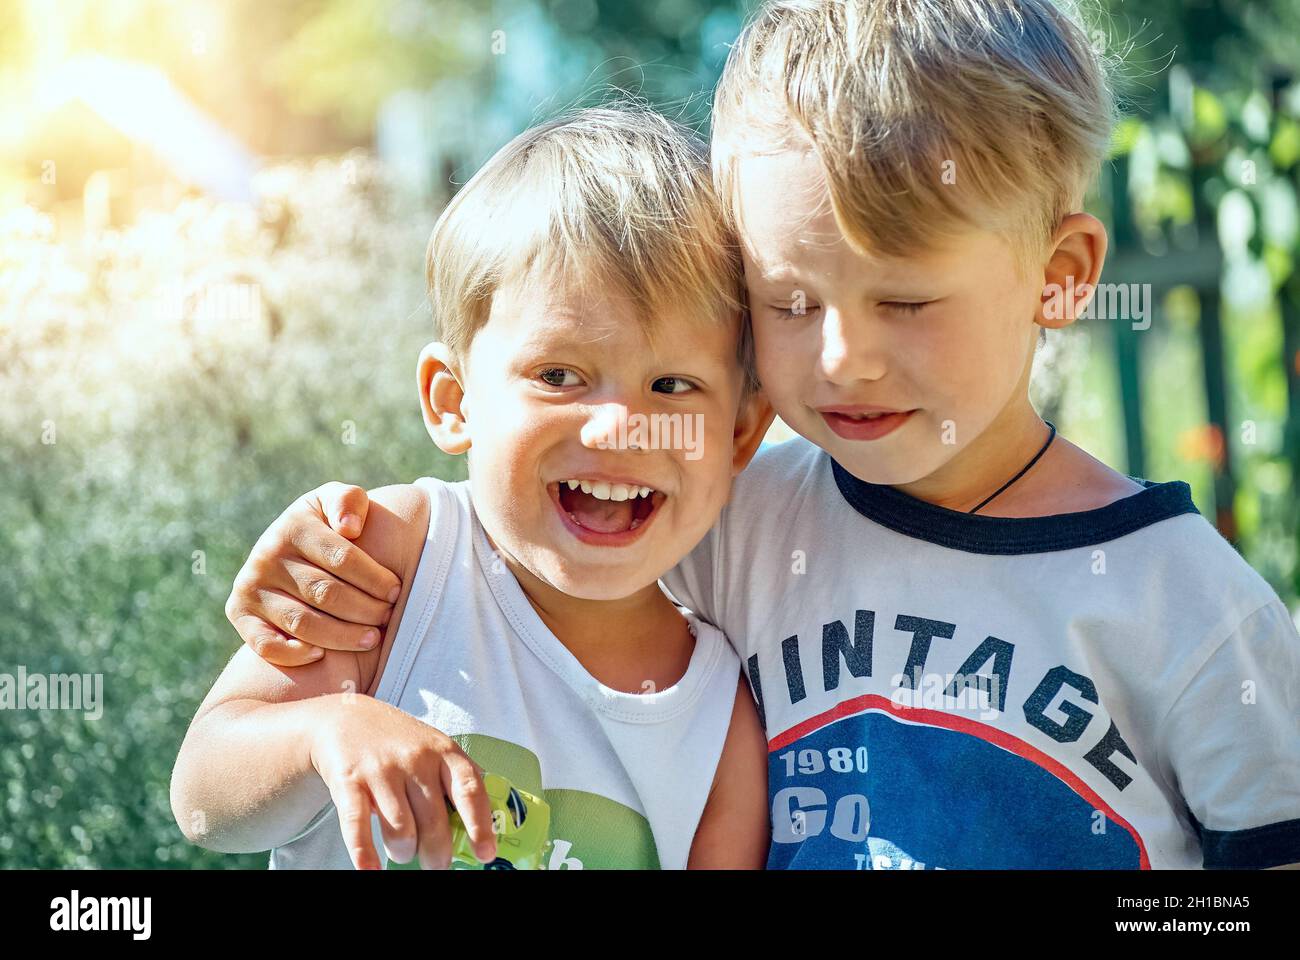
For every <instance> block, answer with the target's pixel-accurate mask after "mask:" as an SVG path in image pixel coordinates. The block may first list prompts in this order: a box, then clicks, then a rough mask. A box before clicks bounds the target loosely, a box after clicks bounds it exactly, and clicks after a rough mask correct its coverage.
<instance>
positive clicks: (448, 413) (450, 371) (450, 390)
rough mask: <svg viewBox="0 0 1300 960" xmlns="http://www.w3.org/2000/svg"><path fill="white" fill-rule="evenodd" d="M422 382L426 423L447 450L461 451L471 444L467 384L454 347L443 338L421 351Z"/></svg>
mask: <svg viewBox="0 0 1300 960" xmlns="http://www.w3.org/2000/svg"><path fill="white" fill-rule="evenodd" d="M415 376H416V380H417V381H418V382H419V385H420V409H421V410H422V411H423V413H424V427H425V429H426V430H428V431H429V436H431V437H433V442H434V443H436V444H437V445H438V448H439V449H440V450H442V451H443V453H450V454H453V455H455V454H460V453H464V452H465V451H466V450H468V449H469V448H470V437H469V421H468V419H467V418H466V413H467V411H466V410H465V388H464V387H462V386H461V382H460V378H459V376H458V375H457V370H456V362H455V360H454V359H453V357H452V354H451V349H450V348H449V347H448V346H447V345H446V344H445V343H441V342H439V341H436V340H435V341H434V342H433V343H430V344H427V345H426V346H425V348H424V349H423V350H421V351H420V362H419V364H418V365H417V366H416V369H415Z"/></svg>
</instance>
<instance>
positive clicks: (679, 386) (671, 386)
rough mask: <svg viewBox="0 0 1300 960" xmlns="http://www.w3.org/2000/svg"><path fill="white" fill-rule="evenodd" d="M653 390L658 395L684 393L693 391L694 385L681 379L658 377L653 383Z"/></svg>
mask: <svg viewBox="0 0 1300 960" xmlns="http://www.w3.org/2000/svg"><path fill="white" fill-rule="evenodd" d="M654 389H655V390H656V391H657V392H658V393H685V392H686V391H688V390H694V389H695V384H693V383H691V382H690V381H689V380H683V379H682V378H681V377H660V378H659V379H658V380H656V381H655V382H654Z"/></svg>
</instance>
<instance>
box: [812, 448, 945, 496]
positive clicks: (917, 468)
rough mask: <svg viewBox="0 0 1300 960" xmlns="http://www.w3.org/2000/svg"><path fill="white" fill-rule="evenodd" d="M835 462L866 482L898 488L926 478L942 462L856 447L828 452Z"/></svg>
mask: <svg viewBox="0 0 1300 960" xmlns="http://www.w3.org/2000/svg"><path fill="white" fill-rule="evenodd" d="M828 452H829V453H830V454H831V456H832V457H834V458H835V462H836V463H838V464H839V465H840V466H841V467H843V468H844V469H845V470H847V471H848V472H849V473H851V474H853V476H855V477H857V478H858V479H859V480H861V481H862V482H863V483H870V484H875V485H876V486H881V487H899V486H903V485H905V484H909V483H915V482H916V481H918V480H923V479H924V478H926V477H928V476H929V475H930V474H932V473H934V472H935V471H936V470H938V469H939V467H940V466H942V464H939V463H928V462H923V461H921V460H920V459H919V458H917V457H906V456H903V457H897V458H895V457H888V458H886V457H880V456H871V455H869V454H866V453H865V452H862V451H857V450H832V451H828Z"/></svg>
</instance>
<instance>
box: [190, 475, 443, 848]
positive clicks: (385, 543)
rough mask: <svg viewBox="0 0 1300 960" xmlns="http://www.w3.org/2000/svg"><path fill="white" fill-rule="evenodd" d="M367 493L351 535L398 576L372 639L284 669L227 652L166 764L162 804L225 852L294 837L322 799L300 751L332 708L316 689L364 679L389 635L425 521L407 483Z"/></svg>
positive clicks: (360, 685) (354, 689)
mask: <svg viewBox="0 0 1300 960" xmlns="http://www.w3.org/2000/svg"><path fill="white" fill-rule="evenodd" d="M371 502H372V505H371V509H370V512H369V515H368V516H367V519H366V527H365V530H364V531H363V532H362V534H361V536H360V537H359V538H358V540H357V543H358V545H359V546H360V547H361V549H363V550H365V551H366V552H367V553H369V554H370V555H371V556H373V557H374V558H375V559H376V560H377V561H378V562H379V563H381V564H383V565H384V566H386V567H388V568H389V569H390V570H393V571H394V572H395V573H397V574H398V576H399V577H400V578H401V579H402V582H403V588H402V595H401V597H400V598H399V599H398V602H397V606H396V607H395V608H394V611H393V616H392V618H391V619H390V620H389V623H388V625H387V628H386V630H385V635H384V638H383V641H382V643H380V645H379V646H378V647H376V648H375V649H374V650H373V651H368V652H366V653H351V652H347V651H339V650H326V651H325V655H324V656H323V657H322V658H321V659H320V660H318V661H316V662H314V663H311V664H308V665H306V666H301V667H289V668H283V667H278V666H275V665H274V664H271V663H268V662H267V661H265V660H262V659H261V658H260V657H258V656H257V655H256V654H255V653H253V651H252V650H251V649H250V648H248V647H247V646H244V647H241V648H240V649H239V650H238V651H237V652H236V654H235V656H234V657H233V658H232V659H231V661H230V663H229V664H227V666H226V668H225V669H224V670H223V671H222V673H221V675H220V676H219V677H218V678H217V680H216V682H215V683H214V684H213V687H212V689H211V691H209V693H208V695H207V697H206V698H205V699H204V701H203V703H202V704H201V705H200V706H199V709H198V711H197V712H196V714H195V717H194V720H193V721H192V722H191V724H190V727H189V730H188V731H187V733H186V736H185V740H184V743H183V744H182V745H181V749H180V753H179V755H178V756H177V759H176V765H175V768H174V769H173V772H172V781H171V804H172V812H173V815H174V816H175V817H176V821H177V824H178V825H179V826H180V828H181V830H182V832H183V833H184V834H185V836H186V837H187V838H188V839H189V840H191V841H192V842H194V843H197V844H200V845H202V846H205V847H208V848H210V849H214V850H220V851H223V852H231V853H234V852H243V851H253V850H267V849H270V848H271V847H274V846H277V845H278V844H280V843H283V842H286V841H288V840H289V839H292V837H294V836H296V835H297V833H298V832H299V831H300V830H301V829H302V828H303V827H304V826H306V824H307V823H308V822H309V821H310V820H311V818H312V817H313V816H315V814H316V813H317V812H319V811H320V810H321V809H322V808H323V807H324V806H325V805H326V804H328V803H329V802H330V795H329V791H328V789H327V788H326V786H325V784H324V783H323V782H322V781H321V779H320V777H319V776H318V775H316V772H315V770H314V768H313V767H312V763H311V758H310V743H311V738H312V735H313V733H314V732H315V731H317V730H318V729H319V728H320V726H321V724H322V723H323V722H327V720H328V716H329V713H328V711H329V710H330V709H331V708H332V704H331V703H330V702H329V701H328V700H325V699H322V698H326V697H331V699H335V698H334V697H332V695H339V697H341V696H346V695H354V694H358V693H364V692H366V691H367V690H368V689H369V688H370V687H371V685H372V682H373V680H374V679H375V678H376V676H377V673H378V666H379V664H380V662H381V658H382V657H383V656H384V655H385V653H386V651H387V650H388V649H389V648H390V647H391V645H392V641H393V638H394V636H396V633H397V629H398V625H399V623H400V621H401V614H402V609H403V607H404V606H405V603H406V598H407V595H408V594H409V591H410V581H411V579H412V578H411V576H410V574H412V573H413V572H414V570H415V566H416V565H417V564H418V562H419V557H420V551H421V548H422V546H423V543H424V538H425V533H426V532H427V526H428V501H427V498H426V497H425V496H424V493H423V491H421V490H419V489H418V488H416V487H413V486H391V487H383V488H380V489H378V490H375V491H374V492H373V493H372V494H371Z"/></svg>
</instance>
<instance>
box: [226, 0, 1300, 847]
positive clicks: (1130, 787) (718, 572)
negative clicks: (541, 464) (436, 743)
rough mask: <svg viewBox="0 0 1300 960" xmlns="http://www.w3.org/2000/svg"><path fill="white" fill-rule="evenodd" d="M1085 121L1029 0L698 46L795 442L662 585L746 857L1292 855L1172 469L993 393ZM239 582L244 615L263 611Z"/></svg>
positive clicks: (1061, 47)
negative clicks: (1132, 461)
mask: <svg viewBox="0 0 1300 960" xmlns="http://www.w3.org/2000/svg"><path fill="white" fill-rule="evenodd" d="M1111 122H1112V107H1111V100H1110V97H1109V94H1108V91H1107V88H1106V82H1105V78H1104V75H1103V71H1102V68H1101V64H1100V63H1099V60H1098V57H1097V55H1096V53H1095V52H1094V51H1093V49H1092V48H1091V47H1090V45H1089V43H1088V39H1087V36H1086V34H1085V32H1084V30H1083V29H1082V27H1080V26H1079V24H1078V23H1076V22H1075V21H1074V20H1073V19H1071V18H1070V17H1069V16H1067V15H1066V14H1065V13H1063V12H1062V11H1061V10H1060V9H1058V8H1057V7H1056V6H1054V5H1053V4H1051V3H1049V2H1047V0H945V2H942V3H940V2H935V0H780V2H769V3H766V4H764V5H763V6H762V7H761V8H760V9H759V11H758V12H757V14H756V16H755V18H754V20H753V22H752V23H751V24H750V26H749V27H748V28H747V29H746V30H745V32H744V33H743V34H742V36H741V37H740V38H739V40H738V42H737V43H736V45H735V46H734V47H733V49H732V52H731V55H730V57H729V59H728V63H727V66H726V69H725V72H724V76H723V78H722V81H721V83H720V86H719V90H718V93H717V97H716V101H715V115H714V143H713V148H714V160H713V162H714V170H715V179H716V181H717V182H718V184H719V187H720V189H721V191H722V193H723V202H724V206H725V207H726V210H727V212H728V215H729V218H730V220H731V222H732V223H733V224H734V225H735V227H736V228H737V230H738V231H739V234H740V237H741V240H742V250H743V256H744V268H745V278H746V285H747V287H748V297H749V304H750V311H751V318H752V328H753V337H754V343H755V350H756V357H757V368H758V374H759V379H760V381H761V383H762V385H763V389H764V391H765V392H766V394H767V396H768V398H769V399H770V401H771V403H772V405H773V407H774V408H775V410H776V412H777V413H778V415H779V416H780V417H781V418H782V419H783V420H784V421H785V422H786V423H787V424H789V425H790V426H791V427H792V428H793V429H794V430H796V431H797V432H798V433H799V434H801V436H802V438H803V439H800V440H795V441H791V442H790V443H787V444H783V445H781V446H779V447H776V448H775V449H772V450H770V451H765V452H763V453H761V454H760V455H759V456H758V457H756V458H755V461H754V463H753V465H752V466H751V467H750V468H749V469H748V470H747V471H746V472H745V473H744V474H743V475H742V476H741V477H740V478H739V479H738V480H737V483H736V485H735V489H734V491H733V497H732V500H731V501H730V503H729V504H728V506H727V507H726V509H725V510H724V511H723V514H722V517H721V519H720V521H719V523H718V524H717V525H716V526H715V527H714V528H713V530H712V531H711V532H710V534H709V535H708V536H707V537H706V538H705V540H704V541H703V542H702V543H701V544H700V546H699V547H697V548H696V549H695V550H694V551H693V552H692V553H691V555H690V556H689V557H687V558H686V560H684V561H683V562H682V563H681V564H679V565H678V566H677V567H676V568H674V570H672V571H671V572H670V573H668V574H667V575H666V576H665V578H664V579H665V583H666V584H667V585H668V587H669V588H670V589H671V591H672V593H673V594H674V596H676V597H677V598H678V599H680V600H681V601H682V602H683V603H685V604H686V605H687V606H688V607H690V608H691V609H692V610H694V611H696V612H697V613H699V614H700V615H701V616H702V617H704V618H705V619H706V620H708V621H709V622H712V623H715V624H717V625H719V626H720V627H721V628H722V629H723V630H724V631H725V632H726V634H727V635H728V637H730V638H731V640H732V642H733V643H734V644H735V645H736V649H737V651H738V653H739V654H740V656H741V659H742V661H743V662H744V664H745V666H746V670H747V672H748V677H749V681H750V685H751V687H752V689H753V691H754V694H755V696H756V697H757V699H758V702H759V709H760V712H761V715H762V718H763V723H764V726H765V729H766V733H767V738H768V748H769V760H768V790H769V802H770V814H771V819H772V826H773V836H772V848H771V853H770V857H769V861H768V864H769V866H772V867H786V868H802V867H829V868H839V869H918V868H922V867H925V868H990V867H991V868H1059V867H1073V868H1121V869H1145V868H1152V867H1174V868H1178V867H1182V868H1186V867H1201V866H1206V867H1271V866H1279V865H1291V864H1295V863H1296V862H1297V861H1300V719H1298V718H1300V638H1298V637H1297V634H1296V630H1295V626H1294V624H1293V623H1292V621H1291V618H1290V615H1289V613H1288V611H1287V610H1286V608H1285V607H1284V606H1283V604H1282V603H1281V601H1280V600H1279V599H1278V598H1277V596H1276V595H1275V594H1274V593H1273V591H1272V590H1271V589H1270V588H1269V587H1268V585H1267V584H1266V583H1265V582H1264V581H1263V580H1262V578H1260V577H1259V576H1258V575H1257V574H1256V573H1255V572H1254V571H1252V570H1251V569H1250V568H1249V567H1248V566H1247V565H1246V563H1245V562H1244V561H1243V560H1242V559H1241V557H1240V556H1239V555H1238V554H1237V553H1236V552H1235V551H1234V550H1233V549H1232V548H1231V546H1230V545H1229V544H1228V543H1227V542H1226V541H1225V540H1224V539H1223V538H1222V537H1221V536H1220V535H1219V534H1218V533H1217V532H1216V531H1215V530H1214V528H1213V527H1211V526H1210V525H1209V524H1208V523H1207V522H1206V521H1205V520H1204V519H1203V518H1202V517H1200V516H1199V515H1198V514H1197V512H1196V508H1195V506H1194V505H1193V503H1192V500H1191V497H1190V491H1189V488H1188V486H1187V485H1186V484H1185V483H1182V482H1177V481H1171V482H1165V483H1152V482H1149V481H1145V480H1139V479H1136V478H1130V477H1126V476H1124V475H1122V474H1120V473H1119V472H1117V471H1115V470H1113V469H1111V468H1110V467H1108V466H1106V465H1105V464H1103V463H1101V462H1100V461H1098V460H1096V459H1095V458H1093V457H1091V456H1090V455H1089V454H1087V453H1086V452H1085V451H1083V450H1082V449H1080V448H1079V447H1077V446H1075V445H1074V444H1071V443H1070V442H1069V441H1068V440H1066V439H1065V438H1063V437H1059V436H1057V435H1056V431H1055V428H1054V427H1052V426H1051V425H1050V424H1047V423H1045V422H1044V421H1043V420H1042V419H1041V418H1040V417H1039V416H1038V414H1037V413H1036V412H1035V411H1034V409H1033V407H1032V405H1031V404H1030V402H1029V396H1028V383H1029V376H1030V371H1031V367H1032V362H1033V354H1034V349H1035V344H1036V342H1037V340H1038V339H1039V336H1040V333H1041V331H1042V330H1044V329H1045V328H1059V327H1063V326H1066V325H1068V324H1069V323H1070V322H1072V321H1073V320H1074V319H1075V317H1076V316H1077V314H1078V313H1079V312H1080V311H1081V310H1082V309H1083V305H1082V304H1071V305H1068V306H1067V308H1066V310H1065V311H1064V312H1061V311H1060V310H1058V309H1056V307H1057V306H1058V305H1059V304H1058V303H1057V302H1056V299H1055V298H1054V297H1053V295H1052V291H1054V290H1060V289H1065V288H1068V287H1073V288H1074V289H1079V288H1083V289H1091V288H1093V287H1095V284H1096V282H1097V280H1098V277H1099V276H1100V272H1101V268H1102V264H1103V261H1104V259H1105V253H1106V233H1105V229H1104V228H1103V226H1102V225H1101V223H1100V222H1099V221H1097V220H1096V219H1095V218H1094V217H1092V216H1091V215H1089V214H1087V213H1084V212H1082V201H1083V196H1084V192H1085V190H1086V187H1087V185H1088V183H1089V181H1090V179H1091V177H1092V176H1093V175H1094V174H1095V172H1096V169H1097V167H1098V165H1099V163H1100V162H1101V160H1102V158H1103V157H1104V155H1105V150H1106V146H1107V143H1108V138H1109V132H1110V127H1111ZM1049 303H1050V304H1051V308H1050V309H1049V308H1048V304H1049ZM363 502H364V501H363V498H361V497H359V496H357V495H356V492H352V491H349V492H347V494H346V496H343V497H341V498H339V505H338V506H332V507H331V513H332V516H333V518H334V519H335V520H336V521H337V518H338V514H340V513H341V512H343V511H344V510H347V511H352V512H356V511H358V510H360V509H362V504H363ZM298 524H299V525H300V529H301V530H302V531H306V530H311V531H312V532H313V533H319V531H320V530H321V528H322V526H323V524H324V521H323V520H322V519H319V518H317V519H316V520H314V521H312V520H311V518H310V517H309V516H308V515H307V514H305V513H300V514H299V515H298ZM335 525H336V526H339V524H338V523H337V522H336V523H335ZM245 597H246V594H244V595H241V596H240V598H239V600H238V601H237V602H236V603H235V609H236V611H237V612H238V613H239V614H240V616H241V617H247V618H248V619H247V620H245V621H244V629H245V631H246V632H245V636H246V637H252V636H256V637H260V638H264V637H268V636H273V634H272V633H271V632H270V628H269V626H267V625H265V624H264V620H266V619H274V612H273V611H270V610H268V609H267V608H266V607H265V606H260V605H259V604H257V603H256V602H249V601H247V600H246V599H245ZM314 627H315V630H314V635H315V641H313V642H320V643H338V644H345V643H350V642H351V638H350V634H351V633H352V632H353V631H357V630H359V629H360V628H359V627H354V626H351V625H348V626H346V627H344V626H339V625H332V624H329V623H328V622H327V621H324V620H322V621H317V622H316V623H315V624H314ZM289 632H291V633H292V632H295V631H289ZM304 639H307V640H309V641H310V640H312V638H311V637H304ZM259 642H266V643H267V649H268V652H271V651H272V650H274V648H275V646H276V645H275V644H274V643H271V642H270V641H259ZM274 652H275V653H276V654H277V655H284V653H283V651H281V650H274ZM291 662H292V661H291Z"/></svg>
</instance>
